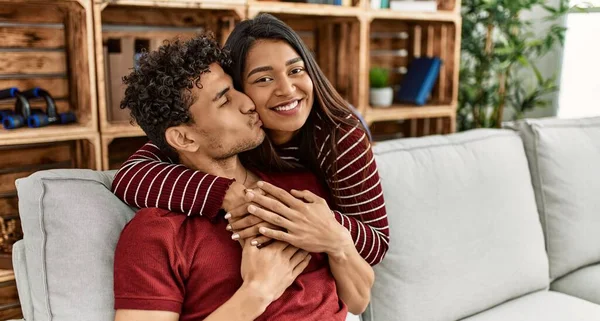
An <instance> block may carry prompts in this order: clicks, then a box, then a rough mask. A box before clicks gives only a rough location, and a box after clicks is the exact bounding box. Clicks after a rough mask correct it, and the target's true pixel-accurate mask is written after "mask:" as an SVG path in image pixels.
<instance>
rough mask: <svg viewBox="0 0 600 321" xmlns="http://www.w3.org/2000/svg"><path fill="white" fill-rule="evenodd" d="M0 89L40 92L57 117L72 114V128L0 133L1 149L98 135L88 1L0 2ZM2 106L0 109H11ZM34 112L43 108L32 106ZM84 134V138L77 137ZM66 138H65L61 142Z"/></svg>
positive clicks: (38, 103)
mask: <svg viewBox="0 0 600 321" xmlns="http://www.w3.org/2000/svg"><path fill="white" fill-rule="evenodd" d="M0 17H2V18H1V19H0V20H1V22H2V25H1V26H0V38H2V39H3V41H2V44H0V89H3V88H10V87H17V88H18V89H19V90H22V91H24V90H27V89H30V88H33V87H41V88H43V89H45V90H47V91H48V92H49V93H50V95H51V96H52V97H53V98H54V100H55V102H56V107H57V110H58V112H59V113H62V112H66V111H71V112H74V113H75V115H76V117H77V122H76V123H75V124H71V125H51V126H48V127H43V128H34V129H30V128H20V129H18V130H4V129H0V145H11V144H15V143H19V144H27V143H38V142H43V141H45V142H50V141H54V140H65V139H72V138H84V137H85V136H86V135H88V134H89V133H92V132H96V131H97V123H98V121H97V114H98V113H97V102H96V79H95V67H94V63H93V61H94V60H93V57H94V56H93V53H94V50H93V49H94V47H93V30H92V28H93V26H92V11H91V3H88V2H87V1H51V2H48V1H4V0H0ZM14 105H15V101H14V100H2V101H1V102H0V109H13V110H14ZM31 105H32V107H33V108H42V109H44V108H45V103H43V100H32V102H31ZM80 133H84V136H81V137H77V135H78V134H80ZM65 137H66V138H65Z"/></svg>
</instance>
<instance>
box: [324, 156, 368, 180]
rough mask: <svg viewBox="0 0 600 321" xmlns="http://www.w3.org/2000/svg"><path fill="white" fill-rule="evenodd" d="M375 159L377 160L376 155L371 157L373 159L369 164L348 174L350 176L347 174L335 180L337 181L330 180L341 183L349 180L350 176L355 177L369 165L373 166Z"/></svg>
mask: <svg viewBox="0 0 600 321" xmlns="http://www.w3.org/2000/svg"><path fill="white" fill-rule="evenodd" d="M374 161H375V157H373V158H371V161H370V162H369V163H368V164H367V165H365V166H363V168H361V169H360V170H358V171H356V172H355V173H354V174H351V175H348V176H346V177H344V178H340V179H338V180H335V181H333V180H332V181H330V182H331V183H341V182H343V181H345V180H347V179H349V178H351V177H354V176H355V175H357V174H358V173H362V172H363V171H364V170H365V169H366V168H367V167H369V166H371V164H372V163H373V162H374Z"/></svg>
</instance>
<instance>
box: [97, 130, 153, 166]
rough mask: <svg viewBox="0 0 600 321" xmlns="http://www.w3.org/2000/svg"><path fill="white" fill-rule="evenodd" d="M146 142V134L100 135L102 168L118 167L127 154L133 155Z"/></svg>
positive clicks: (126, 157) (127, 156)
mask: <svg viewBox="0 0 600 321" xmlns="http://www.w3.org/2000/svg"><path fill="white" fill-rule="evenodd" d="M147 142H148V138H147V137H146V136H141V137H138V136H133V137H113V136H110V135H108V136H103V137H102V149H103V151H104V155H105V157H104V158H103V163H102V166H103V169H104V170H113V169H119V168H120V167H121V165H122V164H123V162H125V161H126V160H127V159H128V158H129V156H131V155H133V153H135V152H136V151H137V150H138V149H140V147H142V146H143V145H144V144H145V143H147Z"/></svg>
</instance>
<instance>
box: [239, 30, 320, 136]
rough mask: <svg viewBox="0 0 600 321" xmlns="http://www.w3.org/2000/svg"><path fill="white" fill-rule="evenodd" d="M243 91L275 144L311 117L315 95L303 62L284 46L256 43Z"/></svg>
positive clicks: (247, 58)
mask: <svg viewBox="0 0 600 321" xmlns="http://www.w3.org/2000/svg"><path fill="white" fill-rule="evenodd" d="M242 79H243V87H244V88H243V89H244V92H245V93H246V95H248V96H249V97H250V98H251V99H252V100H253V101H254V104H255V105H256V111H257V112H258V114H259V115H260V119H261V120H262V122H263V124H264V129H265V131H266V132H267V133H268V134H269V137H270V138H271V139H272V141H273V142H274V143H275V144H276V145H279V144H283V143H286V142H288V141H289V140H290V139H291V138H292V137H293V135H294V133H295V132H296V131H298V130H299V129H300V128H301V127H302V126H304V123H305V122H306V119H307V118H308V116H309V115H310V111H311V109H312V105H313V101H314V95H313V82H312V80H311V79H310V77H309V75H308V73H307V71H306V67H305V65H304V61H303V60H302V58H301V57H300V55H299V54H298V53H297V52H296V51H295V50H294V48H292V47H291V46H290V45H289V44H288V43H287V42H285V41H282V40H257V41H256V42H255V43H254V45H253V46H252V47H251V48H250V51H249V52H248V55H247V57H246V64H245V70H244V74H243V78H242Z"/></svg>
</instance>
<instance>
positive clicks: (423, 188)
mask: <svg viewBox="0 0 600 321" xmlns="http://www.w3.org/2000/svg"><path fill="white" fill-rule="evenodd" d="M375 155H376V161H377V165H378V167H379V174H380V177H381V182H382V184H383V191H384V196H385V201H386V208H387V213H388V220H389V224H390V233H391V235H390V238H391V243H390V249H389V251H388V253H387V256H386V257H385V259H384V260H383V261H382V262H381V263H380V264H378V265H377V266H376V267H375V275H376V280H375V285H374V287H373V291H372V299H371V304H370V307H369V310H368V312H367V314H366V315H367V316H368V317H367V318H366V320H377V321H388V320H407V321H421V320H423V321H430V320H431V321H433V320H436V321H446V320H447V321H454V320H458V319H461V318H464V317H467V316H470V315H473V314H475V313H478V312H481V311H483V310H486V309H488V308H491V307H493V306H495V305H497V304H500V303H502V302H505V301H507V300H510V299H512V298H516V297H519V296H522V295H524V294H527V293H530V292H534V291H537V290H542V289H545V288H547V287H548V281H549V278H548V261H547V257H546V253H545V251H544V238H543V235H542V228H541V226H540V222H539V218H538V215H537V209H536V203H535V197H534V192H533V188H532V184H531V179H530V174H529V169H528V165H527V159H526V158H525V152H524V149H523V143H522V141H521V139H520V138H519V136H518V134H516V133H515V132H513V131H509V130H483V129H482V130H474V131H470V132H466V133H459V134H453V135H449V136H433V137H424V138H415V139H402V140H395V141H389V142H382V143H379V144H377V145H376V146H375Z"/></svg>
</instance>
